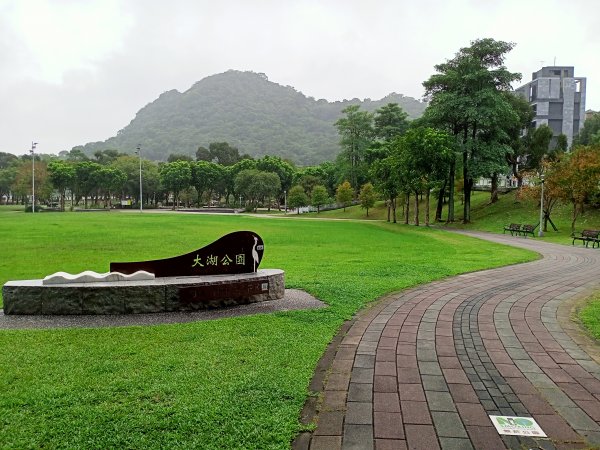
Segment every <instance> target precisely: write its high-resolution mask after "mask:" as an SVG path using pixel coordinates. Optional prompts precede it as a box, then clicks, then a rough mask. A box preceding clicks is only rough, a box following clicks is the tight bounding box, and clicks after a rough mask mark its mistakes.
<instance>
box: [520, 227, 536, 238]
mask: <svg viewBox="0 0 600 450" xmlns="http://www.w3.org/2000/svg"><path fill="white" fill-rule="evenodd" d="M536 227H537V225H523V226H522V227H521V230H520V231H519V233H520V234H522V235H523V236H527V235H528V234H530V235H531V237H535V234H534V231H535V229H536Z"/></svg>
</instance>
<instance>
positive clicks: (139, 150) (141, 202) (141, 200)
mask: <svg viewBox="0 0 600 450" xmlns="http://www.w3.org/2000/svg"><path fill="white" fill-rule="evenodd" d="M136 153H137V154H138V155H139V157H140V212H142V211H143V206H142V204H143V203H144V201H143V199H144V197H142V146H141V145H140V144H138V146H137V147H136Z"/></svg>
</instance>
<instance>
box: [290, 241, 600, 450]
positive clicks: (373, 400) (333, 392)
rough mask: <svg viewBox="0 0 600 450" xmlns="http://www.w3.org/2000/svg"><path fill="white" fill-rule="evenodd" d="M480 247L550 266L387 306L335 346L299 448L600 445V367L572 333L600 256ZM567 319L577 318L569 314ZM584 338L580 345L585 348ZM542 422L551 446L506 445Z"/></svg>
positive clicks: (472, 278) (367, 315)
mask: <svg viewBox="0 0 600 450" xmlns="http://www.w3.org/2000/svg"><path fill="white" fill-rule="evenodd" d="M469 234H474V235H476V236H477V237H480V238H483V239H487V240H491V241H496V242H500V243H508V244H511V245H516V246H520V247H524V248H528V249H532V250H535V251H537V252H539V253H541V254H542V255H543V259H540V260H537V261H534V262H531V263H526V264H521V265H515V266H510V267H504V268H499V269H494V270H487V271H481V272H476V273H470V274H465V275H461V276H458V277H454V278H452V279H447V280H444V281H438V282H434V283H431V284H428V285H424V286H419V287H417V288H413V289H410V290H406V291H403V292H400V293H397V294H394V295H390V296H387V297H385V298H383V299H381V300H380V301H379V302H378V303H377V304H376V305H375V306H373V307H371V308H369V309H367V310H365V311H362V312H361V313H359V314H358V315H357V317H356V318H355V319H354V320H353V321H352V323H351V324H349V325H348V326H346V328H347V332H346V330H344V333H343V336H339V337H338V339H337V340H336V341H335V342H334V343H332V346H330V348H329V349H328V354H329V355H330V356H331V355H334V352H335V355H334V356H333V357H332V358H331V357H330V358H329V359H328V360H327V361H326V362H322V363H321V365H324V364H325V365H329V369H328V370H327V371H326V372H325V369H323V370H321V372H319V373H318V374H316V375H315V377H316V378H315V380H317V378H318V380H317V381H319V382H315V380H313V381H314V383H311V387H312V388H314V386H315V385H317V384H321V381H320V380H321V379H322V378H323V375H324V374H326V376H325V377H324V378H325V380H324V382H322V386H323V390H322V402H321V404H320V407H319V411H318V415H317V428H316V430H315V431H314V433H312V435H310V436H309V435H306V434H304V435H302V436H300V437H299V438H298V439H297V440H296V441H295V442H294V447H295V448H310V449H320V448H324V449H325V448H326V449H332V450H333V449H352V448H356V449H361V450H363V449H371V448H372V449H396V448H398V449H427V450H432V449H436V448H441V449H457V448H460V449H463V448H464V449H485V450H489V449H496V448H498V449H504V448H538V447H539V448H544V449H546V448H548V449H550V448H557V449H558V448H584V447H585V446H586V445H598V444H600V365H598V364H597V363H596V361H595V360H594V358H593V357H591V356H590V355H589V354H588V353H587V352H586V349H585V348H583V347H582V346H580V345H579V344H578V342H579V339H578V338H576V336H573V333H576V332H577V331H576V329H575V328H574V327H568V329H564V328H563V327H562V326H561V323H567V322H568V320H567V319H568V318H566V317H564V315H565V314H568V312H569V310H568V309H565V308H561V307H560V305H561V304H563V303H564V302H565V301H570V300H572V299H576V298H579V297H581V296H582V295H584V293H585V292H587V291H589V290H590V289H598V288H599V286H600V277H599V276H598V275H600V266H599V265H598V255H600V254H599V253H598V251H597V250H595V249H584V248H577V247H568V246H560V245H553V244H548V243H544V242H539V241H536V240H535V239H522V238H515V237H507V236H503V235H488V234H484V233H469ZM565 311H566V312H565ZM574 338H575V339H574ZM489 414H495V415H517V416H527V417H533V418H535V420H536V421H537V422H538V423H539V424H540V426H541V427H542V429H543V430H544V432H545V433H546V434H547V435H548V439H541V438H528V437H520V438H517V437H514V436H510V437H502V436H500V435H499V434H498V433H497V432H496V430H495V428H494V427H493V426H492V423H491V421H490V419H489V417H488V415H489Z"/></svg>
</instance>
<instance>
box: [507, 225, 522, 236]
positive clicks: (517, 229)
mask: <svg viewBox="0 0 600 450" xmlns="http://www.w3.org/2000/svg"><path fill="white" fill-rule="evenodd" d="M507 231H510V235H511V236H514V233H517V234H519V232H520V231H521V224H520V223H511V224H510V225H509V226H507V227H504V231H503V232H502V233H503V234H506V232H507Z"/></svg>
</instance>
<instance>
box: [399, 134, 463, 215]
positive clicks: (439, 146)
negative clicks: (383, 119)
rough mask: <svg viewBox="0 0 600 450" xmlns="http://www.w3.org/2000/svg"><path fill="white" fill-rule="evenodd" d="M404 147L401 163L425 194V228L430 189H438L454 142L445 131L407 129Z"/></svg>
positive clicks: (418, 189) (453, 147)
mask: <svg viewBox="0 0 600 450" xmlns="http://www.w3.org/2000/svg"><path fill="white" fill-rule="evenodd" d="M401 141H402V143H403V144H404V146H405V147H406V151H405V154H406V159H405V164H406V165H407V166H408V172H409V173H411V174H413V176H412V185H413V187H414V189H415V190H416V191H418V192H421V193H423V192H424V193H425V225H427V226H429V201H430V193H431V190H432V189H434V188H435V187H440V184H441V183H443V181H444V180H445V178H446V174H447V173H448V169H449V167H450V163H451V161H452V160H453V159H454V152H455V141H454V139H453V138H452V136H450V135H449V134H448V133H447V132H445V131H442V130H436V129H434V128H429V127H416V128H413V129H411V130H409V131H408V132H407V133H406V134H405V135H404V136H403V137H402V139H401ZM415 217H416V219H415V222H416V223H417V224H418V197H417V192H415Z"/></svg>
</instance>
